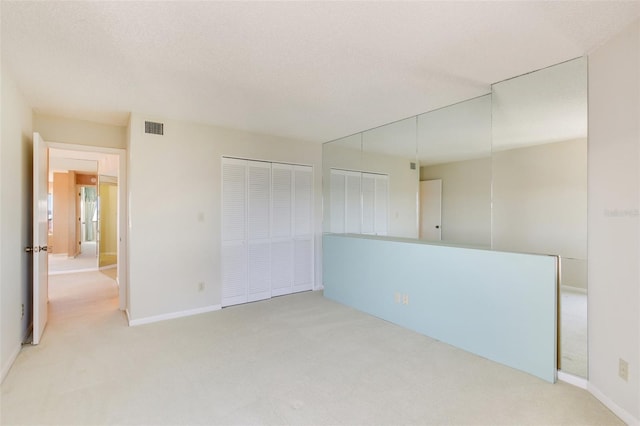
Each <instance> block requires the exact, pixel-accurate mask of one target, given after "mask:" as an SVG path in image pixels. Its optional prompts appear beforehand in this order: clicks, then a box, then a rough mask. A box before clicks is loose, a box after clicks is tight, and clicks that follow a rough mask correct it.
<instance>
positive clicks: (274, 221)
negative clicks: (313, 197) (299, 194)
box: [271, 163, 293, 238]
mask: <svg viewBox="0 0 640 426" xmlns="http://www.w3.org/2000/svg"><path fill="white" fill-rule="evenodd" d="M292 189H293V166H292V165H289V164H275V163H274V164H272V165H271V194H272V200H271V206H272V207H271V237H272V238H290V237H291V236H292V225H293V220H292V219H293V218H292V214H291V211H292V208H291V207H292V201H293V197H292Z"/></svg>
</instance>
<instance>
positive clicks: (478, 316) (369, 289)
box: [323, 234, 558, 383]
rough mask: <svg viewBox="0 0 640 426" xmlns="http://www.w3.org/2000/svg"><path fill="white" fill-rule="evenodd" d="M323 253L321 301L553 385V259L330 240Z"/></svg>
mask: <svg viewBox="0 0 640 426" xmlns="http://www.w3.org/2000/svg"><path fill="white" fill-rule="evenodd" d="M323 252H324V253H323V262H324V265H323V268H324V269H323V276H324V295H325V297H327V298H329V299H333V300H335V301H337V302H340V303H343V304H345V305H348V306H352V307H354V308H356V309H358V310H361V311H364V312H367V313H369V314H371V315H374V316H376V317H379V318H382V319H385V320H387V321H390V322H393V323H395V324H398V325H401V326H403V327H406V328H409V329H411V330H414V331H417V332H419V333H422V334H424V335H427V336H429V337H432V338H434V339H437V340H440V341H442V342H445V343H448V344H450V345H453V346H456V347H458V348H461V349H464V350H466V351H469V352H472V353H474V354H477V355H480V356H482V357H485V358H488V359H490V360H493V361H496V362H499V363H501V364H504V365H507V366H510V367H513V368H516V369H518V370H522V371H525V372H527V373H530V374H532V375H534V376H537V377H540V378H541V379H543V380H546V381H548V382H552V383H554V382H555V381H556V373H557V366H556V361H557V352H556V350H557V347H556V342H557V335H556V330H557V325H556V321H557V277H558V262H557V258H556V257H555V256H544V255H533V254H521V253H508V252H499V251H491V250H483V249H473V248H462V247H452V246H445V245H434V244H428V243H425V242H422V241H418V240H406V239H393V238H385V237H368V236H355V235H336V234H326V235H324V237H323ZM405 295H406V296H407V298H408V299H407V300H405V299H404V296H405ZM405 301H406V302H408V303H407V304H405V303H404V302H405ZM424 362H425V363H428V362H429V360H424Z"/></svg>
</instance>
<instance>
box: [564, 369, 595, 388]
mask: <svg viewBox="0 0 640 426" xmlns="http://www.w3.org/2000/svg"><path fill="white" fill-rule="evenodd" d="M558 380H560V381H562V382H565V383H568V384H570V385H573V386H576V387H579V388H580V389H584V390H588V386H589V381H588V380H587V379H584V378H582V377H578V376H574V375H573V374H569V373H565V372H564V371H560V370H558Z"/></svg>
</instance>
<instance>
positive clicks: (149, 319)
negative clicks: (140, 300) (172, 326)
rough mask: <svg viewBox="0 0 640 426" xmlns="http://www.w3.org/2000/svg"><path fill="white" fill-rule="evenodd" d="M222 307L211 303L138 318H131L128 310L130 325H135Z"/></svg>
mask: <svg viewBox="0 0 640 426" xmlns="http://www.w3.org/2000/svg"><path fill="white" fill-rule="evenodd" d="M220 309H222V306H221V305H211V306H205V307H203V308H196V309H189V310H188V311H179V312H171V313H169V314H162V315H155V316H152V317H145V318H138V319H131V317H130V316H129V311H127V319H128V320H129V326H130V327H134V326H136V325H142V324H150V323H153V322H159V321H165V320H170V319H175V318H182V317H190V316H192V315H199V314H204V313H207V312H213V311H219V310H220Z"/></svg>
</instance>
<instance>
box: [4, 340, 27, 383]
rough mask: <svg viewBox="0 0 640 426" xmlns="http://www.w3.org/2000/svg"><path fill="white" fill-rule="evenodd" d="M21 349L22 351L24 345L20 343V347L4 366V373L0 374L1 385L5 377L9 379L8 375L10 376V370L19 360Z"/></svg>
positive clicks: (12, 353)
mask: <svg viewBox="0 0 640 426" xmlns="http://www.w3.org/2000/svg"><path fill="white" fill-rule="evenodd" d="M20 349H22V344H21V343H18V345H17V346H16V347H15V348H14V349H13V351H12V352H11V356H9V359H8V360H7V362H6V363H5V364H4V365H3V366H2V372H0V383H2V382H4V379H5V377H7V374H9V370H11V367H12V366H13V363H14V362H15V361H16V358H18V354H19V353H20Z"/></svg>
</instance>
